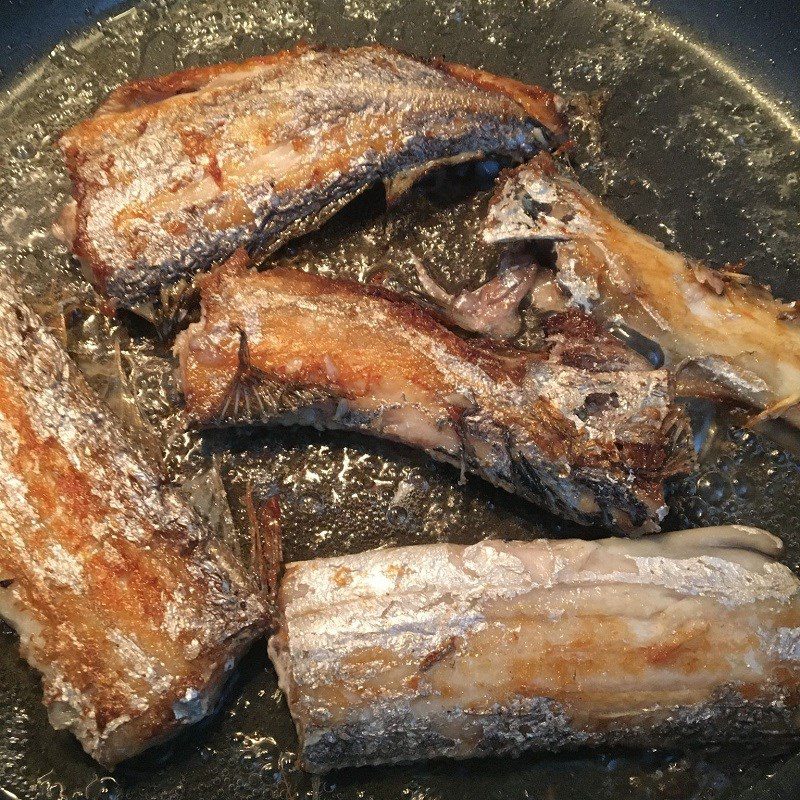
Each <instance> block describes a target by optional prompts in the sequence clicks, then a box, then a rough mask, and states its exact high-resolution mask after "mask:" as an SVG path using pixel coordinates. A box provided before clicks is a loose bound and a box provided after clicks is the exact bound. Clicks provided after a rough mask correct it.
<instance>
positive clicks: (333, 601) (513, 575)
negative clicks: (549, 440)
mask: <svg viewBox="0 0 800 800" xmlns="http://www.w3.org/2000/svg"><path fill="white" fill-rule="evenodd" d="M780 550H781V543H780V540H779V539H777V538H776V537H774V536H772V535H770V534H768V533H766V532H765V531H760V530H758V529H753V528H744V527H740V526H730V527H724V528H709V529H697V530H692V531H682V532H678V533H670V534H663V535H658V536H653V537H647V538H645V539H639V540H626V539H605V540H600V541H584V540H578V539H566V540H543V539H542V540H536V541H529V542H520V541H517V542H500V541H484V542H480V543H479V544H475V545H472V546H467V547H465V546H461V545H452V544H430V545H420V546H412V547H400V548H390V549H382V550H373V551H369V552H365V553H361V554H358V555H350V556H342V557H337V558H326V559H317V560H313V561H305V562H296V563H292V564H289V565H288V566H287V568H286V573H285V576H284V578H283V582H282V585H281V589H280V595H279V609H280V623H279V625H280V627H279V629H278V631H277V633H276V634H275V635H273V637H272V638H271V639H270V642H269V653H270V657H271V658H272V661H273V663H274V665H275V668H276V670H277V672H278V676H279V679H280V685H281V687H282V689H283V691H284V693H285V696H286V699H287V702H288V705H289V710H290V712H291V714H292V718H293V720H294V722H295V725H296V728H297V735H298V739H299V754H300V755H299V759H300V763H301V765H302V766H303V767H304V768H305V769H306V770H308V771H310V772H314V773H324V772H327V771H329V770H332V769H340V768H343V767H354V766H363V765H374V764H390V763H401V762H410V761H418V760H422V759H431V758H456V759H462V758H473V757H478V756H518V755H520V754H522V753H525V752H528V751H537V750H538V751H542V750H545V751H559V750H566V749H574V748H583V747H600V746H615V747H616V746H624V747H647V748H651V747H674V746H680V747H682V746H685V745H686V744H688V743H692V744H694V745H698V744H720V743H732V742H742V743H744V742H762V741H774V742H782V743H783V742H786V743H790V742H795V741H796V740H797V738H798V736H800V694H798V688H800V684H799V683H798V682H799V681H800V581H798V579H797V577H796V576H795V575H793V574H792V572H791V571H790V570H789V569H788V568H787V567H785V566H783V565H782V564H780V563H778V562H777V561H776V560H775V556H776V555H777V554H779V553H780Z"/></svg>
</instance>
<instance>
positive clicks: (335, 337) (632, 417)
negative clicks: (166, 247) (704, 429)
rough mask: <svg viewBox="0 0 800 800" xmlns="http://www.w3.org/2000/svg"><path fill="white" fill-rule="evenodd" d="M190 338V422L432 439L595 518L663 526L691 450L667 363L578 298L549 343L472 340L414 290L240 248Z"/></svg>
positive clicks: (436, 450) (501, 477) (553, 504)
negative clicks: (282, 263)
mask: <svg viewBox="0 0 800 800" xmlns="http://www.w3.org/2000/svg"><path fill="white" fill-rule="evenodd" d="M201 283H202V297H203V300H202V319H201V321H200V322H198V323H195V324H193V325H191V326H190V327H189V328H188V329H187V331H185V332H184V333H182V334H181V335H180V337H179V339H178V341H177V343H176V353H177V355H178V356H179V359H180V380H181V385H182V389H183V392H184V395H185V398H186V413H187V416H188V420H189V422H190V423H192V424H194V425H200V426H209V427H211V426H225V425H237V424H253V423H287V424H291V423H300V424H310V425H315V426H317V427H322V428H345V429H355V430H361V431H365V432H368V433H372V434H374V435H377V436H381V437H384V438H389V439H393V440H396V441H400V442H404V443H406V444H408V445H411V446H413V447H419V448H422V449H425V450H427V451H428V452H429V453H430V454H431V455H433V456H434V457H436V458H440V459H442V460H445V461H449V462H452V463H454V464H456V465H458V466H460V467H461V468H462V470H468V471H471V472H474V473H476V474H478V475H480V476H482V477H484V478H486V479H488V480H489V481H491V482H492V483H494V484H496V485H498V486H501V487H503V488H505V489H508V490H509V491H513V492H516V493H518V494H520V495H522V496H523V497H526V498H529V499H531V500H533V501H535V502H538V503H540V504H542V505H543V506H545V507H546V508H548V509H550V510H551V511H553V512H555V513H558V514H562V515H563V516H566V517H567V518H569V519H572V520H575V521H577V522H580V523H582V524H596V523H597V524H604V525H607V526H609V527H611V528H612V529H614V530H618V531H622V532H626V533H642V532H652V531H655V530H658V523H659V521H660V520H661V519H662V518H663V516H664V514H665V513H666V506H665V505H664V479H665V478H666V477H668V476H670V475H672V474H674V473H676V472H679V471H681V470H682V469H685V468H686V466H687V464H688V463H689V462H690V461H691V455H692V451H691V447H690V445H689V443H688V436H687V434H688V424H687V422H686V419H685V417H684V415H683V414H682V412H680V411H679V410H678V409H677V408H676V407H675V405H674V403H673V397H672V387H671V384H670V380H669V376H668V375H667V373H666V372H665V371H663V370H662V371H654V370H651V369H650V368H649V364H647V363H646V362H644V360H643V359H641V358H640V357H638V356H637V355H635V354H634V353H632V352H631V351H629V350H627V349H626V348H624V347H623V346H622V345H621V344H620V343H619V342H617V340H615V339H614V338H613V337H611V336H609V335H607V334H603V333H601V332H600V330H599V328H598V327H597V325H596V323H594V322H593V321H592V320H591V319H590V318H589V317H587V316H585V315H582V314H580V313H577V312H572V313H571V314H567V315H562V316H559V317H554V318H553V319H551V320H550V321H549V322H548V327H547V333H548V336H547V343H546V346H545V348H544V349H542V350H541V351H540V352H535V353H534V352H529V351H524V350H520V349H510V348H509V349H503V350H501V349H497V348H495V347H493V346H491V345H485V344H481V342H480V341H479V340H465V339H462V338H460V337H459V336H457V335H456V334H455V333H453V332H452V331H450V330H449V329H448V328H446V327H445V326H444V325H443V324H441V323H440V322H439V321H437V319H436V318H435V317H433V316H431V315H430V314H429V313H428V312H426V311H425V310H424V309H422V308H421V307H420V306H418V305H416V304H415V303H413V302H411V301H410V300H408V299H406V298H404V297H403V296H402V295H399V294H397V293H394V292H391V291H387V290H385V289H379V288H377V287H374V286H364V285H362V284H359V283H355V282H352V281H343V280H332V279H329V278H324V277H320V276H315V275H310V274H307V273H304V272H300V271H293V270H287V269H271V270H267V271H265V272H261V273H259V272H256V271H251V270H248V269H247V257H246V254H244V253H240V254H237V256H234V258H232V259H231V260H230V261H229V262H227V263H226V264H225V265H223V267H221V268H219V269H218V270H216V271H215V272H214V273H212V274H211V275H209V276H205V277H204V278H203V279H202V281H201Z"/></svg>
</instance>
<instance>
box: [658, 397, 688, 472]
mask: <svg viewBox="0 0 800 800" xmlns="http://www.w3.org/2000/svg"><path fill="white" fill-rule="evenodd" d="M661 430H662V432H663V434H664V440H665V447H666V451H667V460H666V461H665V462H664V468H663V472H664V475H665V476H666V477H670V476H673V475H686V474H687V473H689V472H691V471H692V470H693V469H694V467H695V465H696V463H697V456H696V453H695V451H694V446H693V438H694V437H693V434H692V426H691V423H690V422H689V418H688V417H687V415H686V412H685V411H683V409H679V408H673V409H671V410H670V412H669V413H668V414H667V416H666V418H665V419H664V422H663V424H662V426H661Z"/></svg>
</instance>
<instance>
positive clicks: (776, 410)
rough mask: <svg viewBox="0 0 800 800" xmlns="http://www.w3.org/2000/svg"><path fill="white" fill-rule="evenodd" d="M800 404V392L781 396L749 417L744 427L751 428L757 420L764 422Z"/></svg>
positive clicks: (756, 423)
mask: <svg viewBox="0 0 800 800" xmlns="http://www.w3.org/2000/svg"><path fill="white" fill-rule="evenodd" d="M795 406H800V392H795V393H794V394H790V395H788V396H787V397H782V398H781V399H780V400H776V401H775V402H774V403H771V404H770V405H768V406H767V407H766V408H765V409H764V410H763V411H762V412H761V413H759V414H755V415H754V416H752V417H750V419H748V420H747V422H746V423H745V427H747V428H752V427H753V426H755V425H758V423H759V422H766V421H767V420H769V419H775V418H776V417H781V416H783V415H784V414H785V413H786V412H787V411H789V409H791V408H794V407H795Z"/></svg>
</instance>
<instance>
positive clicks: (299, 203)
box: [61, 45, 565, 307]
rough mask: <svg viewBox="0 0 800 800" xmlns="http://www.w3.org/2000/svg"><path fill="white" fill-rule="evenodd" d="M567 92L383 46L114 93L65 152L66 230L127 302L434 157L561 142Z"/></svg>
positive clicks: (524, 152) (403, 180) (250, 63)
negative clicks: (70, 216)
mask: <svg viewBox="0 0 800 800" xmlns="http://www.w3.org/2000/svg"><path fill="white" fill-rule="evenodd" d="M561 108H562V103H561V100H560V99H559V98H558V97H556V96H554V95H552V94H550V93H548V92H546V91H544V90H543V89H539V88H538V87H535V86H526V85H525V84H521V83H519V82H518V81H513V80H511V79H505V78H499V77H497V76H494V75H490V74H488V73H484V72H482V71H480V70H473V69H470V68H468V67H463V66H461V65H456V64H448V63H445V62H430V63H424V62H422V61H419V60H416V59H413V58H411V57H409V56H405V55H402V54H400V53H398V52H396V51H394V50H391V49H388V48H386V47H382V46H377V45H374V46H370V47H361V48H356V49H351V50H335V49H325V48H312V47H308V46H303V45H301V46H298V47H296V48H294V49H292V50H287V51H284V52H280V53H277V54H275V55H271V56H265V57H257V58H251V59H249V60H247V61H244V62H241V63H226V64H220V65H217V66H213V67H207V68H198V69H190V70H186V71H184V72H178V73H174V74H171V75H166V76H164V77H161V78H153V79H150V80H145V81H139V82H136V83H132V84H128V85H125V86H122V87H120V88H119V89H117V90H116V91H115V92H114V93H113V94H112V95H111V96H110V97H109V99H108V100H107V101H106V103H105V104H104V105H103V106H101V107H100V109H99V110H98V111H97V112H96V114H95V115H94V116H92V117H91V118H89V119H87V120H85V121H84V122H81V123H79V124H78V125H76V126H75V127H74V128H72V129H70V130H69V131H67V132H66V133H65V134H64V136H63V137H62V139H61V148H62V150H63V153H64V155H65V158H66V163H67V167H68V170H69V172H70V176H71V178H72V182H73V197H74V200H75V202H76V204H77V205H76V208H75V212H76V213H75V218H74V222H73V225H72V227H73V230H71V231H70V232H68V233H67V234H66V238H67V239H71V242H70V243H71V246H72V248H73V251H74V253H75V254H76V255H77V256H78V257H79V258H80V259H81V260H82V261H83V262H84V264H85V265H87V266H88V267H89V268H90V269H91V271H92V273H93V275H94V279H95V283H96V285H97V286H98V288H99V289H100V290H101V291H103V292H104V293H106V294H107V295H109V296H110V298H112V300H113V301H114V302H116V303H117V304H119V305H122V306H125V307H133V306H135V305H136V304H138V303H143V302H145V301H149V300H152V299H153V298H155V297H157V296H158V295H159V291H160V289H161V288H162V287H164V286H167V285H169V284H172V283H175V282H177V281H179V280H181V279H182V278H188V277H191V275H192V274H193V273H195V272H198V271H201V270H204V269H207V268H208V267H209V265H210V264H211V263H212V262H214V261H218V260H222V259H223V258H225V257H227V256H229V255H231V254H232V253H233V251H234V250H235V249H236V248H238V247H243V246H246V247H247V248H248V250H249V251H250V252H251V254H254V253H256V252H258V253H260V254H264V253H266V252H268V251H270V250H272V249H274V248H275V247H277V246H279V245H280V244H281V243H282V242H283V241H285V240H286V239H287V238H289V237H291V236H295V235H299V233H301V232H304V231H305V230H308V229H309V228H311V227H313V226H316V225H318V224H321V222H322V221H323V220H324V219H325V218H327V217H328V216H330V214H331V213H334V212H335V211H336V210H337V209H338V208H339V207H341V205H343V204H344V203H345V202H346V201H347V200H349V199H351V198H352V197H354V196H355V195H356V194H358V193H360V192H361V191H363V190H364V189H366V188H368V187H369V186H370V185H372V184H374V183H376V182H379V181H385V182H387V183H388V184H391V185H390V186H389V194H390V195H395V194H397V193H400V192H402V191H403V189H404V188H407V187H408V186H409V185H410V184H411V182H413V180H414V179H416V178H418V177H420V176H421V175H422V174H424V172H425V171H427V170H429V169H430V168H432V166H435V165H436V163H441V162H452V161H460V160H465V159H467V158H477V157H480V156H481V155H482V154H485V153H495V154H500V155H506V156H509V157H512V158H515V159H518V160H522V159H524V158H527V157H530V156H531V155H533V153H535V152H536V151H537V150H539V149H540V148H542V147H548V146H550V144H551V143H552V142H555V141H558V140H559V138H560V137H561V136H562V134H563V133H564V131H565V127H564V119H563V117H562V113H561Z"/></svg>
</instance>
